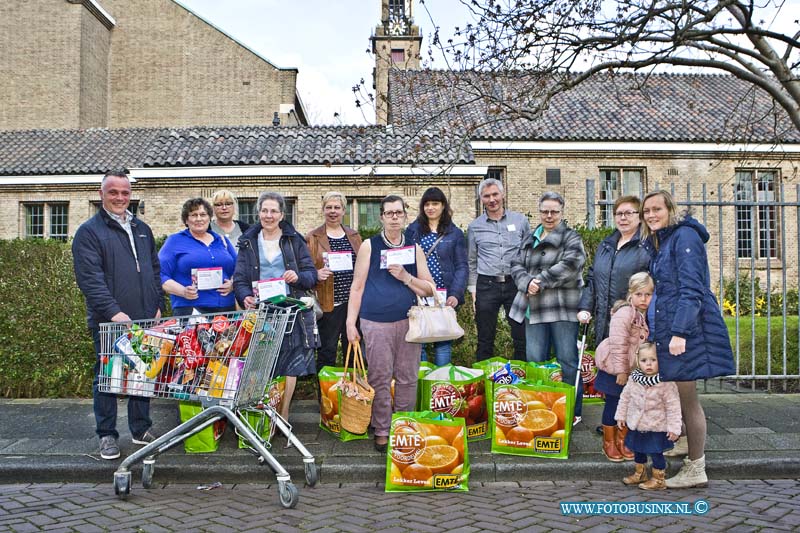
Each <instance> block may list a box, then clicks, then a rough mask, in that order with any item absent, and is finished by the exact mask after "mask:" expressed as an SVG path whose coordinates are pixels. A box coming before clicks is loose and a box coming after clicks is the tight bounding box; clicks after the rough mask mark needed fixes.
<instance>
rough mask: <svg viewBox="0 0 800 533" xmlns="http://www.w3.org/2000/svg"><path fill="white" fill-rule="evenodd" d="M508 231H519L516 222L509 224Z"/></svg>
mask: <svg viewBox="0 0 800 533" xmlns="http://www.w3.org/2000/svg"><path fill="white" fill-rule="evenodd" d="M508 231H517V226H516V225H515V224H509V225H508Z"/></svg>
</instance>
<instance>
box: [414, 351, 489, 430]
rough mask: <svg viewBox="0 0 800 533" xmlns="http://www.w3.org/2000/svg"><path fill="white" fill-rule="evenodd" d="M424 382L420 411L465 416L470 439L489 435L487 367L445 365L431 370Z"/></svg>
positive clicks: (424, 377)
mask: <svg viewBox="0 0 800 533" xmlns="http://www.w3.org/2000/svg"><path fill="white" fill-rule="evenodd" d="M420 383H421V389H422V392H421V402H420V410H422V411H436V412H437V413H447V414H449V415H452V416H454V417H456V418H463V419H464V423H465V424H466V426H467V439H468V440H470V441H474V440H482V439H488V438H489V423H488V421H489V414H488V409H487V405H486V385H485V384H484V380H483V370H480V369H477V368H466V367H463V366H454V365H444V366H440V367H439V368H437V369H436V370H431V371H430V372H428V373H427V374H426V375H425V376H423V378H422V380H421V382H420Z"/></svg>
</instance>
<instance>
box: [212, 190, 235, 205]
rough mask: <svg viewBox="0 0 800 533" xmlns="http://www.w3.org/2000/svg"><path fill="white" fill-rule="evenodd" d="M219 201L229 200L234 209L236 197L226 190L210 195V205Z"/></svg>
mask: <svg viewBox="0 0 800 533" xmlns="http://www.w3.org/2000/svg"><path fill="white" fill-rule="evenodd" d="M220 200H230V201H231V202H233V205H234V207H236V195H235V194H233V193H232V192H231V191H229V190H228V189H220V190H218V191H215V192H214V194H212V195H211V203H212V204H215V203H217V202H219V201H220Z"/></svg>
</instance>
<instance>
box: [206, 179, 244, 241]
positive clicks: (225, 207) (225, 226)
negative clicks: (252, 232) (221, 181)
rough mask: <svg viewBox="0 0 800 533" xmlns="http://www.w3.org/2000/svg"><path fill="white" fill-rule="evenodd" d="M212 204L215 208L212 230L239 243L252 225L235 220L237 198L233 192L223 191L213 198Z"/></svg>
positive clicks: (215, 194)
mask: <svg viewBox="0 0 800 533" xmlns="http://www.w3.org/2000/svg"><path fill="white" fill-rule="evenodd" d="M211 204H212V205H213V206H214V218H213V219H212V220H211V229H212V230H213V231H215V232H217V233H218V234H220V235H225V236H226V237H227V238H229V239H230V240H231V242H238V241H239V237H241V236H242V233H244V231H245V230H246V229H247V228H249V227H250V225H249V224H247V223H246V222H242V221H241V220H234V219H233V217H234V216H235V215H236V197H235V196H234V195H233V193H232V192H231V191H228V190H225V189H222V190H219V191H217V192H215V193H214V194H213V195H212V196H211Z"/></svg>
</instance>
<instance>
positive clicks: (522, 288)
mask: <svg viewBox="0 0 800 533" xmlns="http://www.w3.org/2000/svg"><path fill="white" fill-rule="evenodd" d="M563 215H564V198H563V197H562V196H561V195H560V194H558V193H557V192H550V191H549V192H546V193H544V194H542V196H541V197H540V198H539V220H540V222H541V223H540V224H539V225H538V226H537V227H536V229H534V230H533V231H531V233H530V234H529V235H528V236H527V237H525V239H524V240H523V241H522V244H521V246H520V249H519V251H518V252H517V255H516V256H515V257H514V259H512V260H511V276H512V277H513V278H514V284H515V285H516V287H517V295H516V296H515V297H514V302H513V304H512V305H511V312H510V313H509V315H508V316H509V318H511V319H513V320H516V321H517V322H522V323H525V324H526V325H525V338H526V355H527V358H528V361H532V362H537V363H540V362H543V361H546V360H547V359H549V358H550V350H551V348H553V349H555V352H556V359H557V360H558V363H559V364H560V365H561V375H562V378H563V380H564V382H565V383H568V384H570V385H572V384H574V383H575V376H577V374H578V348H577V345H576V341H577V338H578V319H577V318H576V315H577V313H578V301H579V300H580V297H581V288H582V287H583V276H582V274H583V264H584V263H585V262H586V252H585V251H584V249H583V241H582V240H581V236H580V235H578V233H577V232H576V231H575V230H573V229H571V228H570V227H568V226H567V224H566V222H564V221H563V220H562V216H563ZM526 322H527V323H526ZM582 399H583V383H582V381H581V380H579V381H578V389H577V391H576V400H575V423H577V422H579V421H580V418H581V407H582V403H583V402H582Z"/></svg>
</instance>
